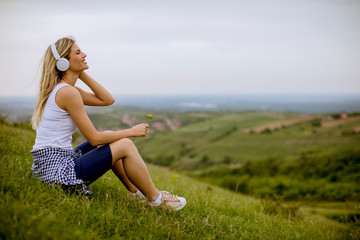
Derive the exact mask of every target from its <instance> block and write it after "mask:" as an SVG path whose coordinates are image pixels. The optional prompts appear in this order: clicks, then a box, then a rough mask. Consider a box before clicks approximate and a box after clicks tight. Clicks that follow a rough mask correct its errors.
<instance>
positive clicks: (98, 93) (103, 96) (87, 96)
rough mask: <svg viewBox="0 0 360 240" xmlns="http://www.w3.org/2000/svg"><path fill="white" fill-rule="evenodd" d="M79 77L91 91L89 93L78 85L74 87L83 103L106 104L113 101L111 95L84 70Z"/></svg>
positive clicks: (92, 104) (90, 104)
mask: <svg viewBox="0 0 360 240" xmlns="http://www.w3.org/2000/svg"><path fill="white" fill-rule="evenodd" d="M79 78H80V79H81V81H83V82H84V83H85V84H86V85H87V86H88V87H89V88H90V89H91V90H92V91H93V93H89V92H86V91H84V90H82V89H81V88H79V87H76V89H77V90H78V91H79V92H80V95H81V98H82V100H83V103H84V105H87V106H108V105H111V104H113V103H114V102H115V99H114V98H113V96H112V95H111V94H110V93H109V92H108V91H107V90H106V89H105V88H104V87H103V86H101V84H99V83H98V82H97V81H95V80H94V79H93V78H92V77H90V76H89V75H88V74H87V73H86V72H84V71H83V72H82V73H81V74H80V76H79Z"/></svg>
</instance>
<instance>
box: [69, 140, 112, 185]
mask: <svg viewBox="0 0 360 240" xmlns="http://www.w3.org/2000/svg"><path fill="white" fill-rule="evenodd" d="M75 149H80V150H81V152H82V156H81V157H79V158H76V159H75V160H74V162H75V172H76V178H77V179H82V180H83V181H84V182H85V184H87V185H88V184H90V183H92V182H94V181H95V180H97V179H98V178H100V177H101V176H102V175H104V174H105V173H106V172H107V171H108V170H110V169H111V167H112V154H111V149H110V146H109V144H106V145H103V146H101V147H94V146H92V145H91V144H90V143H89V142H88V141H85V142H83V143H82V144H80V145H79V146H77V147H76V148H75Z"/></svg>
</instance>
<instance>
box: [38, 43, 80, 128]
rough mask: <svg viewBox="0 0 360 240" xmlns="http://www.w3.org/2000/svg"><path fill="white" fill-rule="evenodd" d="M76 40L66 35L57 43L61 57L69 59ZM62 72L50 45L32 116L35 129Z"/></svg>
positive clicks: (44, 61) (44, 59) (44, 60)
mask: <svg viewBox="0 0 360 240" xmlns="http://www.w3.org/2000/svg"><path fill="white" fill-rule="evenodd" d="M74 42H75V39H74V38H73V37H64V38H61V39H59V40H58V41H57V42H56V43H55V45H56V49H57V51H58V53H59V55H60V57H62V58H67V59H69V55H70V48H71V46H72V45H73V43H74ZM62 74H63V72H61V71H59V70H58V69H57V68H56V59H55V57H54V55H53V53H52V51H51V47H50V46H49V47H48V48H47V49H46V52H45V55H44V57H43V64H42V71H41V78H40V85H39V92H38V94H37V98H36V105H35V109H34V113H33V116H32V118H31V125H32V128H33V129H34V130H36V129H37V127H38V126H39V124H40V121H41V119H42V115H43V113H44V108H45V104H46V102H47V100H48V98H49V95H50V93H51V92H52V90H54V88H55V86H56V85H57V84H58V82H59V81H60V80H61V77H62Z"/></svg>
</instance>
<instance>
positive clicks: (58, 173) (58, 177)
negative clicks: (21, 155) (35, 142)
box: [31, 148, 92, 196]
mask: <svg viewBox="0 0 360 240" xmlns="http://www.w3.org/2000/svg"><path fill="white" fill-rule="evenodd" d="M31 154H32V155H33V159H34V163H33V165H32V167H31V170H32V173H33V176H34V177H36V178H40V179H41V180H42V181H43V182H44V183H46V184H55V185H57V184H61V186H62V188H63V189H65V190H68V191H70V192H77V193H80V194H84V195H88V196H89V195H91V194H92V192H91V191H89V190H88V188H87V186H86V185H85V183H84V181H83V180H81V179H76V172H75V162H74V159H76V158H79V157H81V155H82V152H81V150H79V149H62V148H43V149H36V150H32V151H31Z"/></svg>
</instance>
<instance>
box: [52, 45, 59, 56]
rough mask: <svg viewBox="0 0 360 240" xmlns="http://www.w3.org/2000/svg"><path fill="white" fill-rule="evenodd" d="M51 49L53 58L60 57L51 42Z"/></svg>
mask: <svg viewBox="0 0 360 240" xmlns="http://www.w3.org/2000/svg"><path fill="white" fill-rule="evenodd" d="M51 51H52V53H53V55H54V57H55V59H56V60H59V59H60V55H59V53H58V51H57V50H56V46H55V43H53V44H51Z"/></svg>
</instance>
